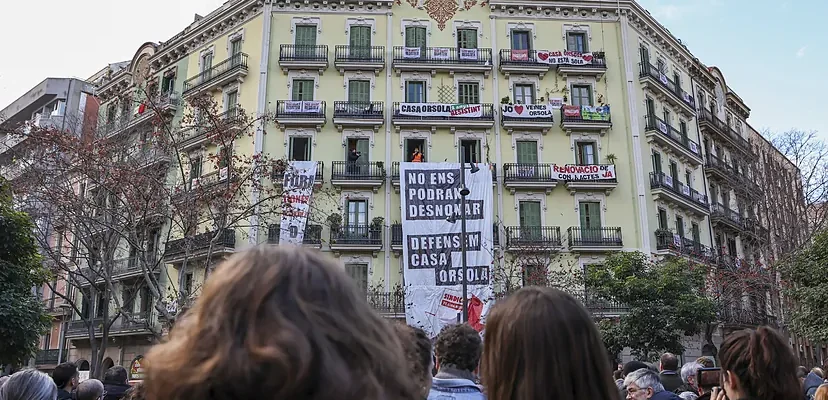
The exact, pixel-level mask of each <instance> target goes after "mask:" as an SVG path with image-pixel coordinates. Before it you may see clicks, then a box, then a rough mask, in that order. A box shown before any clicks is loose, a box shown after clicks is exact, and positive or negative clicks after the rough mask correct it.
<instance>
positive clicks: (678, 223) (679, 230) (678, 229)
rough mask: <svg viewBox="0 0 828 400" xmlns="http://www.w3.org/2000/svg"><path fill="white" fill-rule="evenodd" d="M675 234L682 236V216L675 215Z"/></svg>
mask: <svg viewBox="0 0 828 400" xmlns="http://www.w3.org/2000/svg"><path fill="white" fill-rule="evenodd" d="M676 234H677V235H679V236H681V237H682V238H683V237H684V218H682V217H679V216H678V215H677V216H676Z"/></svg>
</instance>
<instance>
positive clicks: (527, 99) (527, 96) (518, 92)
mask: <svg viewBox="0 0 828 400" xmlns="http://www.w3.org/2000/svg"><path fill="white" fill-rule="evenodd" d="M513 89H514V92H515V104H535V85H532V84H515V86H514V88H513Z"/></svg>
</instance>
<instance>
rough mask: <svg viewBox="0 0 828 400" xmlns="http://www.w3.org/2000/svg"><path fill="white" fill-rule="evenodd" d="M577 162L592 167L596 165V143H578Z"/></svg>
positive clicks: (576, 145) (576, 147) (576, 144)
mask: <svg viewBox="0 0 828 400" xmlns="http://www.w3.org/2000/svg"><path fill="white" fill-rule="evenodd" d="M575 149H576V151H577V152H576V153H575V162H576V164H578V165H592V164H595V143H594V142H577V143H575Z"/></svg>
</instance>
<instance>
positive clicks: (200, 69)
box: [198, 44, 216, 73]
mask: <svg viewBox="0 0 828 400" xmlns="http://www.w3.org/2000/svg"><path fill="white" fill-rule="evenodd" d="M207 54H210V55H212V56H213V65H215V62H216V45H215V44H211V45H209V46H207V47H205V48H204V49H202V50H201V51H199V52H198V72H199V73H201V72H204V69H203V66H202V65H201V62H202V61H204V56H205V55H207ZM211 67H212V66H211Z"/></svg>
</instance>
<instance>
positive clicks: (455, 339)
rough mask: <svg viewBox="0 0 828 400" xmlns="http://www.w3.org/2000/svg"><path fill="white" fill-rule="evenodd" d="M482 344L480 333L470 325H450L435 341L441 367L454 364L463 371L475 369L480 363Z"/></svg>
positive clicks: (436, 353) (435, 352)
mask: <svg viewBox="0 0 828 400" xmlns="http://www.w3.org/2000/svg"><path fill="white" fill-rule="evenodd" d="M482 344H483V341H482V340H480V334H479V333H478V332H477V331H476V330H474V328H472V327H471V326H470V325H468V324H454V325H448V326H446V327H444V328H443V330H441V331H440V334H439V335H437V339H436V340H435V341H434V355H436V356H437V361H438V362H439V363H440V368H442V367H443V366H452V367H454V368H457V369H459V370H461V371H474V370H476V369H477V366H478V364H479V363H480V351H481V346H482Z"/></svg>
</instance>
